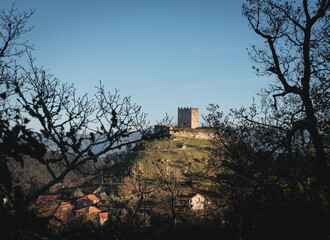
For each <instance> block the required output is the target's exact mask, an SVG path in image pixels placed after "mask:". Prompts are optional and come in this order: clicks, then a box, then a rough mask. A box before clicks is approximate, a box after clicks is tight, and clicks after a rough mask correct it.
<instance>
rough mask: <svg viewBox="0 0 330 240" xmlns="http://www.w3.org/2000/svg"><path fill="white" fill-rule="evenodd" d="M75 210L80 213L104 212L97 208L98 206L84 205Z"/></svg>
mask: <svg viewBox="0 0 330 240" xmlns="http://www.w3.org/2000/svg"><path fill="white" fill-rule="evenodd" d="M75 212H78V213H99V212H102V210H100V209H98V208H96V207H91V206H90V207H84V208H80V209H78V210H76V211H75Z"/></svg>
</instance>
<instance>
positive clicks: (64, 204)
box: [60, 202, 72, 208]
mask: <svg viewBox="0 0 330 240" xmlns="http://www.w3.org/2000/svg"><path fill="white" fill-rule="evenodd" d="M69 207H72V205H71V203H69V202H62V203H61V205H60V208H69Z"/></svg>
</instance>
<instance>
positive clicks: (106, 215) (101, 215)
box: [99, 212, 109, 220]
mask: <svg viewBox="0 0 330 240" xmlns="http://www.w3.org/2000/svg"><path fill="white" fill-rule="evenodd" d="M99 215H100V219H101V220H104V219H108V216H109V213H107V212H103V213H99Z"/></svg>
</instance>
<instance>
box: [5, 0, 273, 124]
mask: <svg viewBox="0 0 330 240" xmlns="http://www.w3.org/2000/svg"><path fill="white" fill-rule="evenodd" d="M242 2H243V1H242V0H103V1H102V0H98V1H92V0H56V1H45V0H28V1H27V0H17V1H16V4H15V6H16V7H17V8H18V9H19V10H29V9H36V12H35V14H34V15H33V16H32V18H31V20H30V22H29V23H30V25H32V26H34V29H33V31H32V32H31V33H28V34H27V35H26V38H27V39H29V40H30V41H31V42H32V43H33V44H34V49H35V51H34V52H33V55H34V56H35V57H36V59H37V64H38V65H39V66H40V65H42V66H44V67H45V68H48V69H49V71H50V73H53V74H54V75H55V76H56V77H58V78H59V79H60V80H61V81H63V82H67V83H74V84H75V86H76V87H77V90H78V92H79V93H85V92H87V93H89V94H93V93H94V92H95V91H94V86H95V85H97V84H98V81H99V80H102V82H103V83H104V84H105V86H106V88H107V89H109V90H110V91H112V90H113V89H115V88H117V89H119V90H120V92H121V95H125V96H126V95H131V96H132V100H133V101H134V102H136V103H137V104H139V105H141V106H142V109H143V110H144V111H145V112H146V113H148V115H149V120H150V121H151V123H155V121H156V120H159V119H161V118H163V117H164V115H165V113H168V114H169V115H170V116H173V117H174V119H175V120H176V118H177V108H178V107H198V108H199V109H200V112H201V114H205V113H206V107H207V106H208V104H209V103H215V104H219V105H220V107H221V109H223V110H224V111H225V112H227V111H228V110H229V109H230V108H238V107H240V106H242V105H244V106H248V105H249V104H250V103H251V102H252V97H253V96H255V93H256V92H257V91H258V90H259V89H260V88H261V87H263V86H266V84H267V82H268V81H269V80H267V79H263V78H260V77H257V76H256V75H255V74H254V72H253V70H252V66H253V63H252V62H251V61H250V60H249V58H248V55H247V50H246V48H248V47H249V45H250V44H252V43H254V44H255V43H262V42H261V40H260V39H259V38H258V37H257V35H256V34H254V33H253V31H252V30H251V29H250V28H249V26H248V23H247V20H246V19H245V18H244V17H243V16H242V14H241V5H242ZM12 3H13V1H10V0H1V8H9V7H10V6H11V4H12Z"/></svg>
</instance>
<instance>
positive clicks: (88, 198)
mask: <svg viewBox="0 0 330 240" xmlns="http://www.w3.org/2000/svg"><path fill="white" fill-rule="evenodd" d="M98 200H100V199H99V198H98V197H96V196H95V195H94V194H88V195H86V196H84V197H82V198H79V199H77V202H90V201H98Z"/></svg>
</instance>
